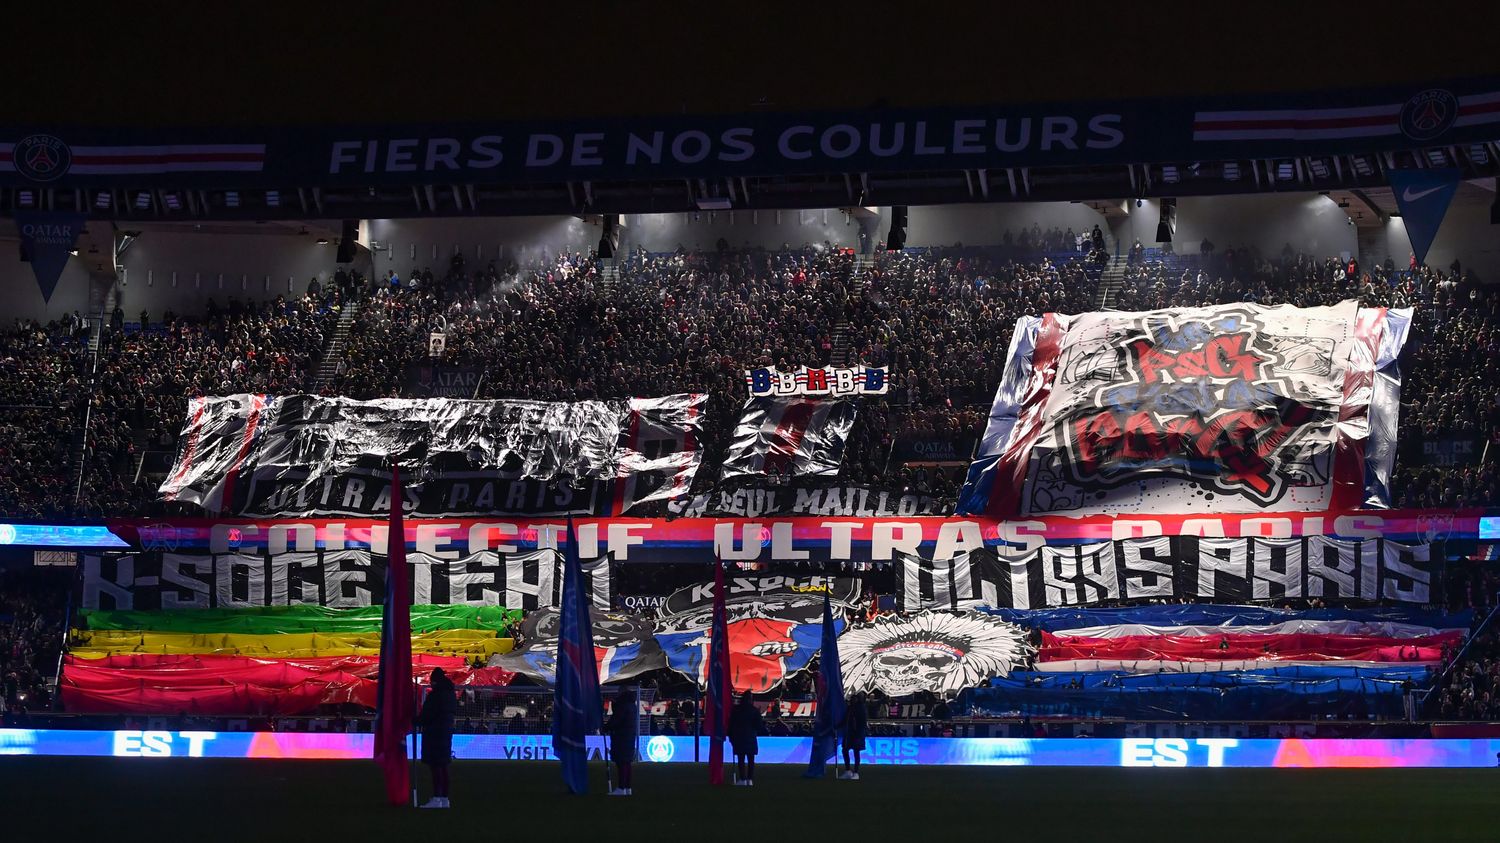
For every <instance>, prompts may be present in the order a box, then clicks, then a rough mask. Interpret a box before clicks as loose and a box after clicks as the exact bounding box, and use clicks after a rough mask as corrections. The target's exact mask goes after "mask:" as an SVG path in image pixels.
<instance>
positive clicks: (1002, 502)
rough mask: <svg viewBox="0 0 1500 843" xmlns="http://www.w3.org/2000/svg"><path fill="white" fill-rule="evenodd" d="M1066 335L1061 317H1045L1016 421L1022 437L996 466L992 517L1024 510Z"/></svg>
mask: <svg viewBox="0 0 1500 843" xmlns="http://www.w3.org/2000/svg"><path fill="white" fill-rule="evenodd" d="M1065 333H1066V331H1065V330H1064V329H1063V326H1062V323H1061V322H1059V321H1058V319H1057V314H1055V313H1048V314H1046V315H1045V316H1043V317H1042V325H1041V327H1040V328H1039V329H1038V330H1037V334H1036V348H1035V349H1034V350H1033V351H1032V353H1031V379H1032V386H1031V388H1030V389H1029V390H1028V391H1027V396H1026V403H1025V405H1024V406H1022V408H1021V412H1020V416H1019V418H1017V419H1016V427H1017V429H1018V430H1019V431H1020V435H1019V436H1017V435H1016V433H1015V431H1012V432H1011V445H1010V447H1009V448H1007V449H1006V450H1005V453H1003V454H1001V455H1000V459H999V461H998V462H997V463H996V464H995V485H994V488H992V489H991V490H990V501H989V508H988V511H987V514H989V515H1014V514H1016V513H1017V512H1018V511H1019V509H1020V506H1019V505H1020V501H1021V488H1022V486H1023V485H1024V484H1025V481H1026V462H1027V459H1028V458H1029V457H1030V456H1031V446H1032V445H1034V444H1036V440H1037V437H1039V436H1041V435H1042V424H1041V421H1042V410H1043V408H1044V407H1046V406H1047V398H1048V397H1049V396H1051V394H1052V381H1053V380H1054V379H1055V378H1056V377H1057V357H1058V355H1059V354H1060V353H1061V352H1062V338H1063V334H1065Z"/></svg>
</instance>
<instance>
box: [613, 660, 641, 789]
mask: <svg viewBox="0 0 1500 843" xmlns="http://www.w3.org/2000/svg"><path fill="white" fill-rule="evenodd" d="M636 694H637V691H636V689H635V687H634V686H631V687H628V688H622V689H620V692H619V693H617V694H615V704H614V709H613V710H612V711H611V712H610V713H609V721H608V722H606V723H605V724H604V731H605V733H606V734H608V735H609V757H610V760H612V761H614V763H615V769H616V770H618V771H619V773H620V785H619V787H616V788H614V789H613V790H611V791H610V792H609V795H610V796H630V795H632V793H633V791H632V790H631V767H632V766H633V765H634V763H635V751H636V743H637V741H638V733H639V732H640V722H641V704H640V702H639V697H637V696H636Z"/></svg>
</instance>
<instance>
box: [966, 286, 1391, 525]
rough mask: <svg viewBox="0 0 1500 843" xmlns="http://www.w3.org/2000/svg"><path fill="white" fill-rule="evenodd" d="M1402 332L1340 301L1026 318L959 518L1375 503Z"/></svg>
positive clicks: (1385, 316)
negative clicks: (966, 515)
mask: <svg viewBox="0 0 1500 843" xmlns="http://www.w3.org/2000/svg"><path fill="white" fill-rule="evenodd" d="M1409 321H1410V311H1400V310H1386V309H1384V308H1373V309H1370V308H1360V307H1359V305H1358V303H1357V302H1354V301H1345V302H1342V303H1340V304H1338V305H1335V306H1332V307H1314V308H1296V307H1291V306H1280V307H1261V306H1259V305H1252V304H1233V305H1221V306H1217V307H1203V308H1179V309H1170V310H1154V311H1146V312H1139V313H1087V314H1083V315H1079V316H1067V315H1062V314H1055V313H1049V314H1046V315H1045V316H1043V317H1040V318H1038V317H1028V318H1025V319H1022V320H1020V321H1019V322H1017V324H1016V329H1015V334H1014V335H1013V337H1012V339H1011V346H1010V355H1009V356H1010V361H1009V364H1008V365H1007V368H1006V371H1005V375H1004V378H1003V380H1002V382H1001V385H1000V389H999V390H998V391H997V392H996V395H995V402H994V405H993V408H992V409H991V413H990V423H989V426H988V428H987V429H986V431H985V433H984V438H983V440H982V442H981V445H980V448H979V455H978V456H977V457H976V459H975V460H974V462H973V464H972V465H971V466H970V469H969V478H968V481H967V482H966V483H965V486H964V490H963V494H962V496H961V497H960V499H959V511H960V512H963V513H976V514H977V513H984V514H987V515H991V516H995V517H1008V516H1013V515H1021V516H1028V515H1046V514H1073V515H1092V514H1096V513H1111V512H1122V511H1123V512H1131V511H1134V512H1144V513H1150V512H1179V513H1193V512H1203V513H1225V512H1289V511H1299V512H1307V511H1313V512H1317V511H1327V510H1331V509H1336V508H1352V507H1357V506H1362V505H1366V504H1368V503H1381V501H1380V500H1379V492H1380V490H1383V489H1384V488H1385V487H1386V486H1387V481H1388V479H1389V473H1390V466H1391V462H1392V460H1393V459H1394V451H1393V447H1392V446H1393V444H1394V443H1393V442H1391V441H1389V440H1387V439H1386V437H1388V436H1389V435H1391V433H1392V432H1393V431H1394V427H1395V425H1394V420H1395V414H1396V412H1397V410H1398V407H1399V398H1400V390H1399V385H1400V381H1399V379H1398V377H1397V375H1396V373H1395V361H1396V357H1397V356H1398V355H1399V353H1400V351H1401V346H1402V345H1403V343H1404V342H1405V339H1406V333H1407V327H1408V324H1409ZM1367 453H1368V454H1369V455H1370V457H1371V458H1370V459H1367V457H1366V455H1367ZM1367 475H1368V476H1367ZM1367 486H1369V487H1370V488H1371V491H1370V492H1368V493H1367ZM1372 496H1373V498H1372ZM1385 503H1388V501H1387V502H1385Z"/></svg>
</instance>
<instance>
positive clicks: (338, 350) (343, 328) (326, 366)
mask: <svg viewBox="0 0 1500 843" xmlns="http://www.w3.org/2000/svg"><path fill="white" fill-rule="evenodd" d="M358 316H359V302H358V301H357V300H354V301H348V302H345V303H344V309H343V310H342V311H341V312H340V313H339V322H338V324H337V325H335V326H334V328H333V336H332V337H329V339H328V345H327V347H326V348H324V349H323V358H322V359H321V360H319V361H318V371H317V374H316V375H315V376H314V377H313V385H312V391H313V392H314V393H321V392H322V391H323V390H324V388H326V387H327V386H329V385H331V384H332V383H333V379H334V378H336V377H337V376H338V373H339V364H341V363H343V362H344V346H345V345H347V344H348V342H349V332H350V331H351V330H353V328H354V320H355V319H356V318H357V317H358Z"/></svg>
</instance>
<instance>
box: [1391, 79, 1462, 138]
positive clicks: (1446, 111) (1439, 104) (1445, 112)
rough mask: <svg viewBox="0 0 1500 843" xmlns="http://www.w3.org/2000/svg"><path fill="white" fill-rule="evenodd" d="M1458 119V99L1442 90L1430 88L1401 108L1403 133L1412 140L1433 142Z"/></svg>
mask: <svg viewBox="0 0 1500 843" xmlns="http://www.w3.org/2000/svg"><path fill="white" fill-rule="evenodd" d="M1457 119H1458V98H1457V97H1455V96H1453V94H1452V93H1450V92H1448V91H1445V90H1443V89H1442V88H1430V89H1428V90H1426V91H1423V92H1422V93H1420V94H1417V95H1416V96H1414V97H1412V98H1411V99H1409V100H1407V101H1406V104H1405V105H1402V106H1401V133H1402V134H1404V135H1406V136H1407V137H1409V138H1411V139H1412V140H1419V141H1425V140H1432V139H1433V138H1436V137H1438V136H1439V135H1441V134H1443V133H1444V132H1446V131H1448V130H1449V129H1450V128H1452V127H1453V121H1455V120H1457Z"/></svg>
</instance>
